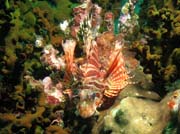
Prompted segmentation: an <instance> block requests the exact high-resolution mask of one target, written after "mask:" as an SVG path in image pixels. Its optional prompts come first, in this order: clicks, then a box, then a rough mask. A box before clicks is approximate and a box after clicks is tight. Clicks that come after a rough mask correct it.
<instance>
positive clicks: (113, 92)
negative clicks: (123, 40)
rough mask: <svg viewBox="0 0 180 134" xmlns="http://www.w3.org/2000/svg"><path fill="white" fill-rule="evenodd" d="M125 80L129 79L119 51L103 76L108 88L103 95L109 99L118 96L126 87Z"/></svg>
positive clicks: (126, 82)
mask: <svg viewBox="0 0 180 134" xmlns="http://www.w3.org/2000/svg"><path fill="white" fill-rule="evenodd" d="M127 79H129V76H128V74H127V71H126V68H125V63H124V59H123V55H122V52H121V49H120V50H119V51H118V52H117V54H116V56H115V58H114V60H113V61H112V63H111V65H110V67H109V69H108V71H107V74H106V76H105V80H106V82H107V83H106V84H107V87H108V88H107V89H105V91H104V95H105V96H107V97H109V98H112V97H115V96H118V94H119V92H120V91H121V90H122V89H123V88H124V87H125V86H126V85H128V81H127Z"/></svg>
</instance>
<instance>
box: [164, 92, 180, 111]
mask: <svg viewBox="0 0 180 134" xmlns="http://www.w3.org/2000/svg"><path fill="white" fill-rule="evenodd" d="M167 105H168V107H169V109H170V110H171V111H173V112H178V110H179V109H180V90H176V91H174V92H173V94H172V96H171V98H170V100H169V101H168V103H167Z"/></svg>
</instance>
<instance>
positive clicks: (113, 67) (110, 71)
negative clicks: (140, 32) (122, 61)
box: [105, 51, 120, 78]
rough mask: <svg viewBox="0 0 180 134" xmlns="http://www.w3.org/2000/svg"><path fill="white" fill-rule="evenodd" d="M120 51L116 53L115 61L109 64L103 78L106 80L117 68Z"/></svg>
mask: <svg viewBox="0 0 180 134" xmlns="http://www.w3.org/2000/svg"><path fill="white" fill-rule="evenodd" d="M119 54H120V51H119V52H118V53H117V55H116V57H115V59H114V60H113V62H112V63H111V65H110V67H109V69H108V71H107V72H106V75H105V78H108V76H109V75H110V74H111V73H112V72H113V71H114V69H115V68H116V67H117V65H118V62H119V60H118V57H119Z"/></svg>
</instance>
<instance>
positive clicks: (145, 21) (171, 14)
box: [132, 0, 180, 95]
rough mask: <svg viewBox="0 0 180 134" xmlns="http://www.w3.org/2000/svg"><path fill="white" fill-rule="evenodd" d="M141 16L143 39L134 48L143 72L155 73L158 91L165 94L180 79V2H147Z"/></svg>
mask: <svg viewBox="0 0 180 134" xmlns="http://www.w3.org/2000/svg"><path fill="white" fill-rule="evenodd" d="M140 17H142V19H141V20H140V25H141V26H142V27H141V29H142V30H141V31H142V33H143V35H139V38H141V39H140V40H139V41H137V42H134V43H133V46H132V47H133V49H135V50H136V52H137V58H138V59H139V60H140V62H141V65H142V66H143V67H144V72H145V73H150V74H152V79H153V82H154V83H155V84H156V85H157V86H156V87H157V89H155V90H156V91H157V92H159V93H160V94H161V95H164V94H165V93H166V91H165V90H164V87H165V86H166V85H168V84H170V83H171V82H174V81H176V80H177V79H179V77H180V75H179V74H180V72H179V69H178V68H179V67H180V64H179V62H178V59H179V56H178V55H179V42H180V40H179V39H180V38H179V36H180V34H179V32H178V31H179V24H178V23H179V3H178V2H173V1H172V0H169V1H168V2H166V1H164V2H155V1H148V2H144V4H143V5H142V12H141V13H140ZM154 20H156V21H154Z"/></svg>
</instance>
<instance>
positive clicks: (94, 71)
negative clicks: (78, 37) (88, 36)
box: [81, 41, 101, 79]
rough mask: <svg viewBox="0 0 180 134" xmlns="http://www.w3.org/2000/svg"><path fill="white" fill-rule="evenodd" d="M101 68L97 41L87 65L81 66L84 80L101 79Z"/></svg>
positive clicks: (93, 43) (92, 46)
mask: <svg viewBox="0 0 180 134" xmlns="http://www.w3.org/2000/svg"><path fill="white" fill-rule="evenodd" d="M100 67H101V64H100V63H99V55H98V48H97V44H96V42H95V41H92V44H91V49H90V52H89V55H88V56H87V63H85V64H83V65H82V66H81V70H82V72H83V76H84V78H85V79H86V78H94V77H99V76H100Z"/></svg>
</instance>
